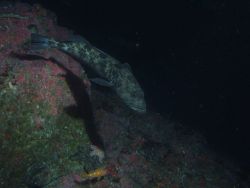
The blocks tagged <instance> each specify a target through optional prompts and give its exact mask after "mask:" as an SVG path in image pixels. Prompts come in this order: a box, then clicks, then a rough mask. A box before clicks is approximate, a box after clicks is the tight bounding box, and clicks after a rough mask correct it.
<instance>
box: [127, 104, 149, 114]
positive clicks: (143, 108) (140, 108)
mask: <svg viewBox="0 0 250 188" xmlns="http://www.w3.org/2000/svg"><path fill="white" fill-rule="evenodd" d="M129 107H130V108H131V109H133V110H134V111H136V112H138V113H140V114H143V113H146V112H147V110H146V105H144V106H135V105H129Z"/></svg>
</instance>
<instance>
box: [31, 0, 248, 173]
mask: <svg viewBox="0 0 250 188" xmlns="http://www.w3.org/2000/svg"><path fill="white" fill-rule="evenodd" d="M32 2H33V3H34V2H39V3H41V4H43V5H44V6H45V7H47V8H49V9H50V10H52V11H54V12H55V13H56V15H57V16H58V22H59V24H60V25H63V26H66V27H68V28H70V29H72V30H75V31H76V32H77V33H78V34H81V35H83V36H84V37H85V38H87V39H88V40H89V41H90V42H92V43H93V44H94V45H96V46H97V47H98V48H100V49H102V50H103V51H106V52H107V53H109V54H111V55H113V56H114V57H116V58H118V59H119V60H121V61H123V62H128V63H129V64H130V65H131V67H132V69H133V70H134V73H135V75H136V77H137V78H138V80H139V82H140V83H141V85H142V87H143V88H144V90H145V94H146V100H147V103H148V106H149V110H152V111H157V112H159V113H161V114H163V115H165V116H169V115H170V117H171V118H173V119H174V120H177V121H180V122H182V123H183V124H184V125H185V126H187V127H190V128H191V129H195V130H199V131H200V132H202V134H203V135H204V136H205V137H206V138H207V140H208V143H209V145H210V147H211V148H212V149H213V150H215V151H216V152H217V153H220V154H222V155H225V156H227V157H229V158H231V159H234V160H236V161H237V162H240V164H241V165H242V166H243V167H245V168H246V169H247V168H249V167H250V160H249V159H250V137H249V131H250V128H249V127H250V120H249V106H250V100H249V97H250V76H249V71H250V69H249V64H250V53H249V52H250V42H249V41H250V22H249V20H250V11H249V10H250V9H249V8H250V3H248V2H245V3H244V2H242V1H241V2H229V1H225V0H220V1H213V2H211V1H209V0H202V1H198V0H189V1H174V2H171V3H167V4H163V3H153V1H151V2H148V3H147V2H143V3H139V2H137V3H135V2H129V1H97V0H91V1H90V0H89V1H86V0H82V1H73V0H62V1H60V2H56V3H51V2H52V1H50V0H40V1H32ZM79 2H81V3H79Z"/></svg>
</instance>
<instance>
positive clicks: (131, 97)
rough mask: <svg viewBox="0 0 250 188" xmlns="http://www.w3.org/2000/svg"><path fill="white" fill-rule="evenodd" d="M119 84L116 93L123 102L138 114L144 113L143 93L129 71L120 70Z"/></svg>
mask: <svg viewBox="0 0 250 188" xmlns="http://www.w3.org/2000/svg"><path fill="white" fill-rule="evenodd" d="M119 83H120V84H119V86H118V87H117V88H116V92H117V94H118V95H119V96H120V98H121V99H122V100H123V102H124V103H125V104H126V105H127V106H128V107H129V108H130V109H132V110H134V111H136V112H138V113H146V102H145V99H144V92H143V90H142V88H141V86H140V85H139V83H138V81H137V80H136V79H135V77H134V75H133V74H132V72H131V71H130V70H129V69H122V70H121V75H120V79H119Z"/></svg>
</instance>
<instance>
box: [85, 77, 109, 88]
mask: <svg viewBox="0 0 250 188" xmlns="http://www.w3.org/2000/svg"><path fill="white" fill-rule="evenodd" d="M89 80H90V81H91V82H93V83H95V84H98V85H101V86H105V87H112V86H113V84H112V83H110V82H109V81H107V80H104V79H102V78H92V79H89Z"/></svg>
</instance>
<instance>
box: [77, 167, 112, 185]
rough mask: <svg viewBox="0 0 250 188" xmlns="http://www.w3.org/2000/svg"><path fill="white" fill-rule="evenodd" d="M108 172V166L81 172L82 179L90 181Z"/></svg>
mask: <svg viewBox="0 0 250 188" xmlns="http://www.w3.org/2000/svg"><path fill="white" fill-rule="evenodd" d="M107 174H108V170H107V169H106V167H101V168H97V169H95V170H93V171H90V172H88V173H81V174H80V177H81V181H82V182H83V181H88V180H93V179H100V178H102V177H104V176H106V175H107Z"/></svg>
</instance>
